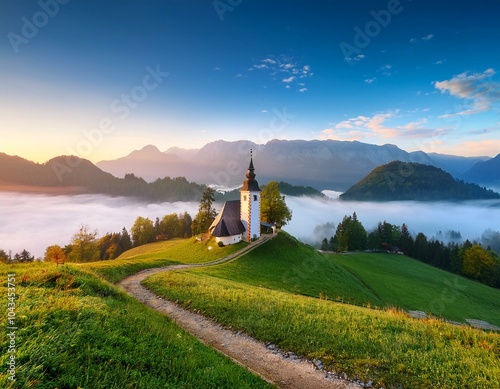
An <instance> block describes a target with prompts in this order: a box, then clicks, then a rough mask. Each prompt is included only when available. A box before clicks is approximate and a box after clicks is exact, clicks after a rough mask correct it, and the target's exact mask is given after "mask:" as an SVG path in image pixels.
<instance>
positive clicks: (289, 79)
mask: <svg viewBox="0 0 500 389" xmlns="http://www.w3.org/2000/svg"><path fill="white" fill-rule="evenodd" d="M250 69H252V70H255V71H259V70H260V71H263V72H266V74H268V75H269V76H270V77H271V78H272V79H273V81H275V82H276V81H278V82H279V81H280V82H281V83H284V84H285V87H286V88H287V89H290V88H291V86H292V85H295V84H298V86H299V87H302V88H298V90H299V91H301V92H304V91H302V89H304V88H305V87H306V84H305V83H304V82H300V83H297V81H298V79H299V78H300V79H304V78H310V77H312V76H313V74H314V73H312V72H311V66H310V65H307V64H306V65H302V64H298V63H297V61H296V60H295V59H294V58H291V57H288V56H284V55H282V56H279V57H267V58H264V59H262V60H260V61H259V62H258V63H256V64H254V65H252V67H251V68H250ZM305 89H306V90H307V88H305Z"/></svg>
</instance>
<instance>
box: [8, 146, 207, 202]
mask: <svg viewBox="0 0 500 389" xmlns="http://www.w3.org/2000/svg"><path fill="white" fill-rule="evenodd" d="M2 189H3V190H21V191H23V190H30V191H38V192H48V193H56V194H57V193H61V194H62V193H65V194H67V193H73V194H77V193H80V194H81V193H96V194H105V195H111V196H126V197H136V198H141V199H144V200H148V201H158V202H163V201H169V202H170V201H191V200H194V201H199V200H200V198H201V195H202V193H203V191H204V186H202V185H198V184H196V183H193V182H188V181H187V180H186V179H185V178H184V177H177V178H170V177H165V178H162V179H157V180H156V181H154V182H152V183H148V182H146V181H145V180H143V179H142V178H139V177H136V176H134V175H133V174H127V175H125V178H117V177H114V176H113V175H111V174H110V173H106V172H104V171H102V170H101V169H99V168H98V167H97V166H95V165H94V164H93V163H92V162H90V161H88V160H86V159H82V158H78V157H75V156H61V157H56V158H53V159H51V160H50V161H48V162H46V163H44V164H38V163H34V162H31V161H28V160H26V159H23V158H20V157H16V156H9V155H7V154H4V153H0V190H2Z"/></svg>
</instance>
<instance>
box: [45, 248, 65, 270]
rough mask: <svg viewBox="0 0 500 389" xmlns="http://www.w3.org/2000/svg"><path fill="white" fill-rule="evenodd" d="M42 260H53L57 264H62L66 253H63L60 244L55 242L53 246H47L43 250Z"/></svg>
mask: <svg viewBox="0 0 500 389" xmlns="http://www.w3.org/2000/svg"><path fill="white" fill-rule="evenodd" d="M44 261H45V262H54V263H55V264H56V265H57V266H59V265H60V264H61V265H63V264H64V262H65V261H66V254H64V251H63V249H62V247H61V246H59V245H57V244H55V245H53V246H49V247H47V249H46V250H45V257H44Z"/></svg>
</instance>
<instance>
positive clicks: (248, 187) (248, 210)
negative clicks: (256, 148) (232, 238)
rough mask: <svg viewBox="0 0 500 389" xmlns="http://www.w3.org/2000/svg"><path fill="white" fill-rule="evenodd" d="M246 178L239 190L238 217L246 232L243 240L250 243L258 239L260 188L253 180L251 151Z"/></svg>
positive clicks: (253, 169) (253, 171) (253, 170)
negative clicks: (239, 205)
mask: <svg viewBox="0 0 500 389" xmlns="http://www.w3.org/2000/svg"><path fill="white" fill-rule="evenodd" d="M246 177H247V178H246V180H245V181H243V187H242V188H241V190H240V204H241V207H240V217H241V222H242V223H243V226H244V227H245V230H246V233H244V234H243V239H244V240H245V241H247V242H250V241H251V240H254V239H258V238H259V237H260V188H259V183H258V182H257V180H256V179H255V168H254V167H253V155H252V150H250V165H248V170H247V174H246Z"/></svg>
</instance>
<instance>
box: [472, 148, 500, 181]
mask: <svg viewBox="0 0 500 389" xmlns="http://www.w3.org/2000/svg"><path fill="white" fill-rule="evenodd" d="M463 178H464V179H465V180H468V181H470V182H476V183H478V184H482V185H492V186H497V187H500V154H498V155H497V156H496V157H495V158H492V159H489V160H487V161H480V162H478V163H476V164H475V165H474V166H472V167H471V168H470V169H469V170H467V171H466V172H465V173H464V175H463Z"/></svg>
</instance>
